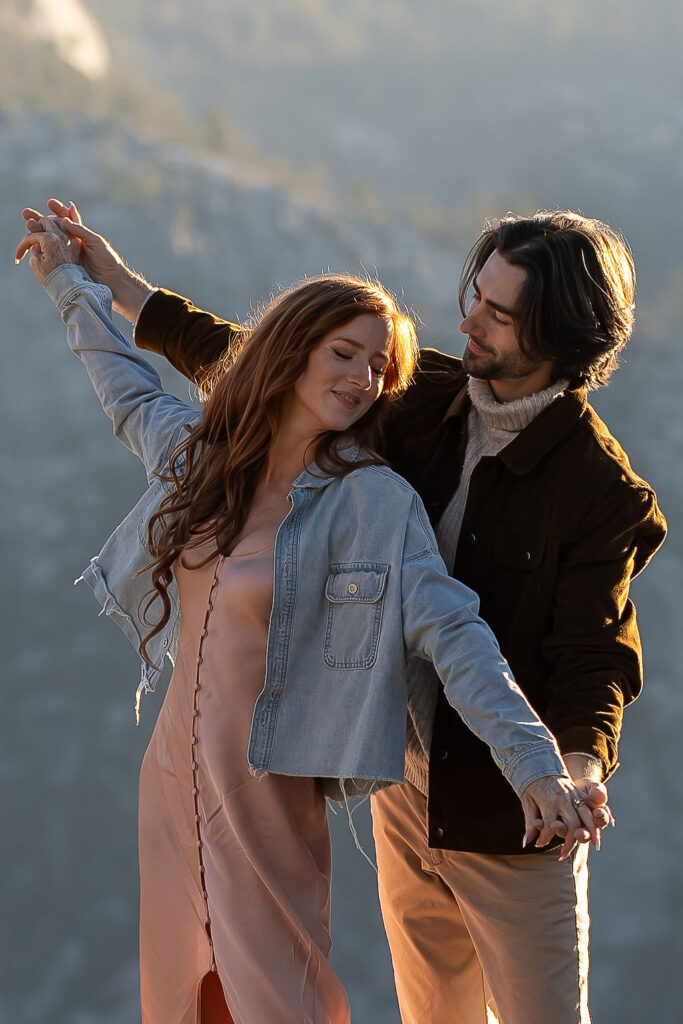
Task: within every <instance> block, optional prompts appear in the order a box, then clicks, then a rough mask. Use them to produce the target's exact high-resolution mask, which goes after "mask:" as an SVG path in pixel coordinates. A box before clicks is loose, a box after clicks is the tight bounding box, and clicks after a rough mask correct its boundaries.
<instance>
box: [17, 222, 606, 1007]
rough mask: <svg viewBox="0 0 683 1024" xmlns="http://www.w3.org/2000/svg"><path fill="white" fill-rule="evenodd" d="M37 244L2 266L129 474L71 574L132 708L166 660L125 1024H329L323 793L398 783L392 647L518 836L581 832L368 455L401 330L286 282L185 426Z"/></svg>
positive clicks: (399, 379) (400, 693) (394, 488)
mask: <svg viewBox="0 0 683 1024" xmlns="http://www.w3.org/2000/svg"><path fill="white" fill-rule="evenodd" d="M42 227H43V230H42V231H41V232H35V233H31V234H29V235H28V236H27V238H26V239H25V240H24V242H23V243H22V246H20V250H19V252H18V255H21V254H22V251H23V252H25V251H27V250H28V249H31V265H32V267H33V269H34V272H35V273H36V276H37V277H38V278H39V279H40V280H41V281H43V283H44V284H45V286H46V289H47V290H48V293H49V294H50V295H51V296H52V298H53V299H54V300H55V302H56V303H57V305H58V307H59V308H60V311H61V312H62V316H63V318H64V320H65V322H66V324H67V328H68V340H69V344H70V346H71V347H72V349H73V350H74V351H75V352H76V353H77V354H78V355H79V356H80V357H81V358H82V360H83V362H84V363H85V365H86V368H87V370H88V372H89V374H90V377H91V380H92V382H93V384H94V386H95V388H96V390H97V392H98V395H99V397H100V400H101V402H102V404H103V406H104V408H105V411H106V412H107V413H108V415H109V416H110V417H111V418H112V420H113V422H114V429H115V432H116V433H117V435H118V436H119V437H120V439H121V440H122V441H124V443H126V444H127V445H128V446H129V447H130V448H131V449H132V450H133V451H135V452H136V454H138V455H139V457H140V458H141V459H142V461H143V462H144V464H145V468H146V470H147V474H148V478H149V480H150V488H149V490H148V491H147V493H146V494H145V495H144V496H143V498H142V499H141V501H140V502H139V503H138V505H137V506H136V508H135V509H134V510H133V512H131V514H130V515H129V516H128V517H127V519H126V520H125V521H124V523H123V524H122V525H121V526H120V527H119V529H118V530H117V531H116V533H115V534H114V535H113V537H112V538H111V539H110V540H109V541H108V543H107V544H106V545H105V547H104V549H103V551H102V552H101V554H100V556H99V558H97V559H94V560H93V562H92V563H91V565H90V567H89V568H88V570H86V573H85V574H84V576H85V578H86V579H87V580H88V582H89V583H90V584H91V586H92V587H93V589H94V591H95V594H96V596H97V597H98V598H99V600H100V602H101V604H102V606H103V608H104V610H105V611H106V612H107V614H110V615H111V616H112V617H113V618H114V619H115V620H116V621H117V622H118V624H119V625H120V626H121V628H122V629H123V630H124V632H125V633H126V634H127V635H128V637H129V638H130V639H131V640H132V642H133V643H134V644H135V646H136V647H139V648H140V650H141V653H142V654H143V656H144V658H145V662H144V664H143V681H142V683H141V688H140V692H141V691H142V690H143V689H150V688H153V686H154V684H155V682H156V679H157V677H158V675H159V671H160V662H161V661H162V660H163V657H164V654H165V653H173V654H174V658H175V668H174V672H173V677H172V679H171V682H170V684H169V690H168V693H167V696H166V699H165V701H164V705H163V708H162V711H161V713H160V715H159V719H158V721H157V725H156V728H155V730H154V735H153V737H152V740H151V742H150V746H149V749H148V751H147V754H146V755H145V759H144V762H143V766H142V771H141V788H140V865H141V974H142V1005H143V1020H144V1021H145V1022H146V1024H156V1022H163V1024H169V1022H178V1024H189V1022H197V1021H201V1022H202V1024H206V1022H207V1021H211V1022H213V1021H230V1020H234V1021H235V1022H239V1024H250V1022H254V1024H257V1022H258V1024H261V1022H263V1021H278V1022H279V1024H286V1022H292V1024H294V1022H300V1021H312V1022H315V1024H318V1022H320V1024H322V1022H323V1021H325V1022H329V1021H332V1022H335V1024H341V1022H345V1021H348V1019H349V1011H348V1003H347V1001H346V996H345V994H344V991H343V989H342V987H341V984H340V982H339V979H338V978H337V977H336V975H335V974H334V972H333V970H332V968H331V966H330V963H329V952H330V938H329V879H330V851H329V835H328V831H327V820H326V812H325V801H324V797H323V795H322V794H323V789H325V790H326V791H327V792H336V794H337V795H338V796H341V797H343V798H345V797H346V795H347V794H348V793H350V792H354V791H359V790H364V791H370V790H372V789H373V788H376V787H377V786H378V785H382V784H387V783H389V782H392V781H399V780H401V779H402V778H403V757H404V748H405V721H406V685H405V672H404V666H405V660H404V659H405V656H406V654H408V655H411V656H414V655H419V656H422V657H424V658H427V659H429V660H432V661H433V662H434V665H435V667H436V668H437V670H438V672H439V674H440V676H441V678H442V681H443V683H444V686H445V689H446V693H447V696H448V698H449V700H450V701H451V703H453V704H454V706H456V707H457V708H458V710H459V711H460V713H461V714H462V716H463V718H464V719H465V720H466V722H467V723H468V725H470V727H471V728H473V729H474V731H475V732H476V733H477V735H479V736H480V737H481V738H483V739H485V740H486V741H487V742H488V743H489V744H490V745H491V747H492V752H493V754H494V757H495V759H496V761H497V763H498V764H499V766H500V767H501V770H502V771H503V772H504V774H505V776H506V778H508V780H509V781H510V783H511V784H512V785H513V787H514V788H515V789H516V791H517V792H518V794H519V795H520V796H521V795H522V794H523V804H524V807H525V816H526V819H527V825H528V827H529V829H531V830H533V822H534V820H535V819H536V818H537V817H540V818H542V819H543V820H544V821H546V822H554V823H556V830H557V831H558V833H559V834H563V835H564V834H567V833H569V838H568V839H567V841H566V843H565V852H568V850H569V849H570V848H571V846H572V845H573V839H572V835H573V833H574V830H577V829H578V832H577V835H579V836H581V837H583V831H582V829H581V824H582V823H583V825H584V826H585V827H586V829H587V831H588V833H590V834H591V835H593V836H594V835H595V830H594V828H593V824H592V818H591V815H590V813H589V812H588V810H587V808H585V807H584V806H583V804H582V797H581V795H580V793H579V792H577V791H575V790H574V788H573V786H572V783H571V781H570V780H569V778H568V777H567V776H566V774H565V772H564V767H563V764H562V761H561V759H560V758H559V755H558V753H557V749H556V747H555V744H554V741H553V740H552V737H551V736H550V734H549V733H548V732H547V730H546V729H545V727H544V726H543V725H542V723H541V722H540V720H539V719H538V718H537V717H536V716H535V715H534V714H533V712H532V710H531V709H530V707H529V706H528V704H527V703H526V701H525V700H524V698H523V697H522V695H521V694H520V692H519V690H518V689H517V688H516V686H515V684H514V683H513V681H512V680H511V677H510V675H509V672H508V670H507V666H506V664H505V662H504V660H503V659H502V657H501V655H500V651H499V650H498V647H497V645H496V642H495V640H494V638H493V636H492V634H491V633H490V631H489V630H488V627H487V626H486V625H485V623H483V622H482V620H481V619H480V618H479V617H478V615H477V601H476V597H475V595H474V594H472V592H471V591H468V590H467V588H465V587H463V586H462V585H461V584H459V583H458V582H457V581H455V580H453V579H451V578H450V577H449V576H448V574H447V573H446V570H445V567H444V565H443V562H442V561H441V559H440V557H439V555H438V552H437V548H436V542H435V540H434V536H433V533H432V531H431V528H430V526H429V524H428V521H427V517H426V514H425V512H424V509H423V507H422V504H421V502H420V499H419V498H418V497H417V495H416V494H415V492H414V491H413V490H412V489H411V488H410V487H409V486H408V484H407V483H406V482H405V481H403V480H402V479H401V478H400V477H398V476H396V474H394V473H393V472H391V471H390V470H389V469H388V468H387V467H386V466H384V465H382V464H381V461H380V460H379V459H378V458H377V457H376V456H374V454H373V438H374V436H375V432H376V430H377V429H378V427H379V425H380V423H381V414H382V410H383V407H384V406H385V405H386V403H387V402H388V401H389V400H390V399H391V398H392V397H393V396H394V395H396V394H398V393H400V392H401V391H402V390H403V389H404V388H405V387H406V385H407V383H408V381H409V379H410V374H411V371H412V367H413V364H414V359H415V351H416V349H415V335H414V330H413V327H412V323H411V322H410V320H409V319H408V318H407V317H405V316H404V315H403V314H402V313H401V312H400V310H399V309H398V308H397V306H396V304H395V303H394V301H393V300H392V299H391V297H390V296H388V295H387V293H386V292H384V290H383V289H381V288H380V287H379V286H376V285H372V284H368V283H367V282H365V281H362V280H358V279H354V278H346V277H330V276H328V277H325V278H320V279H317V280H313V281H309V282H306V283H305V284H303V285H300V286H298V287H295V288H293V289H290V290H289V291H288V292H285V293H284V294H283V295H282V296H280V297H279V298H278V299H277V300H275V301H274V302H273V303H271V305H270V306H269V307H268V308H267V309H266V311H265V312H264V314H263V315H262V317H261V319H260V320H259V322H258V323H257V324H256V325H255V326H254V328H253V330H252V331H251V333H250V334H249V336H248V338H247V340H246V342H245V343H244V345H243V346H242V348H241V349H240V351H239V352H236V353H233V354H232V356H231V359H230V362H231V366H230V367H228V366H223V367H221V368H219V370H218V371H217V374H216V381H215V382H214V383H213V384H212V386H211V393H210V396H209V399H208V401H207V403H206V407H205V410H204V412H203V414H201V415H200V414H199V413H197V412H196V411H195V410H194V409H193V408H192V407H190V406H188V405H186V404H185V403H183V402H180V401H179V400H178V399H176V398H174V397H172V396H170V395H168V394H166V393H165V392H163V390H162V389H161V386H160V381H159V379H158V377H157V375H156V373H155V372H154V370H153V369H152V368H151V367H150V366H149V365H148V364H147V363H145V362H144V360H142V359H141V358H140V357H139V356H138V355H137V354H136V353H135V352H133V351H132V350H131V349H130V347H129V346H128V345H127V343H126V342H125V340H124V339H123V338H122V336H121V335H120V334H119V332H118V331H117V329H116V328H115V327H114V325H113V323H112V322H111V318H110V305H109V303H110V294H109V291H108V289H106V288H103V287H102V286H99V285H95V284H93V283H92V282H91V281H90V280H89V279H88V277H87V275H86V274H85V273H84V271H83V270H82V269H81V268H79V267H77V266H74V265H73V264H72V263H70V260H71V259H72V258H73V257H72V250H71V249H70V248H69V245H68V243H67V242H66V240H65V238H64V237H63V236H62V235H61V233H60V231H59V228H58V226H57V225H55V224H54V223H53V222H51V221H44V222H43V225H42ZM306 467H308V468H306ZM150 582H151V584H152V592H151V597H150ZM180 611H182V619H181V618H180V615H179V612H180ZM178 626H179V631H178V628H177V627H178ZM264 679H265V683H264ZM522 723H523V724H522ZM321 780H324V783H323V782H321ZM572 805H573V806H572ZM577 812H578V814H577Z"/></svg>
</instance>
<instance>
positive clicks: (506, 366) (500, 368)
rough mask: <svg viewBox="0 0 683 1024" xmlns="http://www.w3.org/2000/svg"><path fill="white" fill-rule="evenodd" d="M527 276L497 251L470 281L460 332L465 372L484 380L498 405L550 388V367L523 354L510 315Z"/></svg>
mask: <svg viewBox="0 0 683 1024" xmlns="http://www.w3.org/2000/svg"><path fill="white" fill-rule="evenodd" d="M525 280H526V271H525V270H523V269H522V268H521V267H516V266H513V265H512V264H511V263H508V262H507V261H506V260H505V259H504V258H503V257H502V256H501V255H500V253H499V252H498V251H497V250H494V251H493V252H492V253H491V255H490V256H489V258H488V260H487V261H486V263H485V264H484V266H483V267H482V268H481V270H480V271H479V274H478V275H477V278H476V280H475V282H474V295H473V296H472V301H471V302H470V305H469V308H468V310H467V316H466V317H465V319H464V320H463V321H462V323H461V324H460V330H461V331H462V332H463V334H467V335H468V336H469V337H468V341H467V346H466V348H465V353H464V355H463V359H462V362H463V366H464V368H465V370H466V371H467V373H469V374H470V375H471V376H472V377H477V378H479V379H480V380H488V381H489V382H490V383H491V388H492V390H493V392H494V394H495V395H496V397H497V398H498V399H499V400H500V401H510V400H511V399H513V398H519V397H521V396H522V395H529V394H532V393H533V392H534V391H541V390H543V388H546V387H548V385H549V384H550V382H551V380H552V363H551V362H549V361H547V360H534V359H530V358H529V357H528V356H526V355H524V353H523V352H522V350H521V349H520V347H519V342H518V340H517V329H516V326H515V322H514V318H513V314H514V310H515V309H516V305H517V298H518V296H519V292H520V289H521V287H522V285H523V284H524V282H525Z"/></svg>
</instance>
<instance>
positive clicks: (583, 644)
mask: <svg viewBox="0 0 683 1024" xmlns="http://www.w3.org/2000/svg"><path fill="white" fill-rule="evenodd" d="M240 330H241V329H240V328H239V327H238V326H237V325H235V324H230V323H228V322H226V321H223V320H219V319H218V318H216V317H214V316H212V315H211V314H209V313H205V312H203V311H201V310H198V309H196V308H195V307H193V306H192V305H191V303H189V301H188V300H186V299H183V298H182V297H180V296H177V295H175V294H174V293H172V292H167V291H165V290H163V289H161V290H159V291H158V292H156V293H155V294H154V295H152V297H151V298H150V299H149V300H148V301H147V303H146V304H145V306H144V308H143V310H142V313H141V315H140V318H139V320H138V324H137V327H136V332H135V340H136V343H137V344H138V345H139V346H140V347H141V348H146V349H150V350H151V351H155V352H158V353H161V354H163V355H164V356H166V358H167V359H168V360H169V361H170V362H171V363H172V364H173V365H174V366H175V367H176V368H177V369H178V370H180V371H181V372H182V373H184V374H185V375H186V376H187V377H190V378H192V379H196V377H197V375H198V374H199V373H200V372H201V370H202V368H206V367H207V366H209V365H210V364H211V363H212V362H214V361H215V360H216V359H217V358H218V357H219V356H220V355H221V354H222V353H223V352H224V350H225V349H226V348H227V347H228V346H229V345H230V344H231V343H233V342H234V341H235V340H236V339H238V338H239V333H240ZM466 382H467V378H466V375H465V373H464V371H463V369H462V364H461V361H460V359H458V358H456V357H454V356H450V355H445V354H444V353H441V352H437V351H435V350H430V349H424V350H423V351H422V353H421V357H420V366H419V370H418V373H417V375H416V379H415V382H414V384H413V385H412V386H411V387H410V388H409V390H408V392H407V393H406V394H405V395H404V397H403V398H401V399H400V400H399V401H398V402H397V403H395V405H394V407H393V410H392V414H391V419H390V422H389V424H388V428H387V440H386V450H385V452H384V453H383V454H385V455H386V457H387V458H388V460H389V462H390V463H391V465H392V466H393V468H394V469H396V470H397V472H399V473H401V474H402V475H403V476H404V477H406V479H407V480H409V482H410V483H411V484H412V485H413V486H414V487H415V489H416V490H417V491H418V492H419V494H420V495H421V496H422V499H423V501H424V503H425V505H426V507H427V511H428V513H429V515H430V518H431V520H432V522H433V523H434V524H436V523H437V522H438V520H439V518H440V517H441V515H442V513H443V511H444V509H445V508H446V506H447V504H448V502H449V500H450V498H451V496H452V495H453V493H454V491H455V489H456V487H457V485H458V481H459V479H460V473H461V471H462V465H463V459H464V453H465V446H466V442H467V413H468V410H469V397H468V395H467V388H466ZM665 534H666V524H665V521H664V518H663V516H662V514H661V512H660V511H659V508H658V506H657V501H656V497H655V494H654V492H653V490H652V488H651V487H650V485H649V484H648V483H646V481H644V480H643V479H641V478H640V477H639V476H637V475H636V474H635V473H634V472H633V470H632V469H631V466H630V463H629V461H628V458H627V456H626V454H625V453H624V451H623V450H622V448H621V447H620V445H619V444H618V442H617V441H616V440H615V438H614V437H613V436H612V435H611V434H610V432H609V430H608V429H607V427H606V426H605V424H604V423H603V422H602V420H601V419H600V418H599V416H598V415H597V413H596V412H595V411H594V410H593V408H592V407H591V406H590V404H589V403H588V401H587V395H586V392H585V390H584V389H574V390H572V389H568V390H567V391H566V392H565V393H564V394H563V395H562V396H561V397H560V398H558V399H556V400H555V401H554V402H553V403H552V404H551V405H550V406H549V407H548V408H546V409H545V410H544V411H543V412H542V413H541V414H540V415H539V416H538V417H537V418H536V419H535V420H533V422H532V423H531V424H530V425H529V426H528V427H526V428H525V429H524V430H522V431H521V432H520V433H519V434H518V435H517V437H516V438H515V439H514V440H513V441H512V442H511V443H510V444H509V445H507V447H506V448H504V449H503V450H502V451H501V452H500V453H499V454H498V455H496V456H489V457H485V458H483V459H481V461H480V462H479V463H478V465H477V466H476V467H475V469H474V472H473V474H472V477H471V480H470V485H469V491H468V497H467V504H466V508H465V515H464V519H463V524H462V529H461V533H460V538H459V543H458V548H457V552H456V556H455V563H454V565H453V566H449V569H450V570H451V571H452V573H453V575H454V576H456V577H457V578H458V579H460V580H462V581H463V582H464V583H466V584H467V585H468V586H469V587H471V588H472V589H473V590H476V591H477V593H478V594H479V597H480V600H481V614H482V616H483V617H484V618H485V619H486V620H487V621H488V622H489V624H490V626H491V628H492V629H493V631H494V633H495V634H496V636H497V638H498V641H499V643H500V645H501V648H502V651H503V653H504V654H505V656H506V658H507V659H508V661H509V662H510V665H511V667H512V670H513V672H514V674H515V677H516V679H517V681H518V683H519V685H520V686H521V688H522V689H523V690H524V692H525V694H526V696H527V697H528V699H529V700H530V702H531V703H532V704H533V706H534V707H535V708H536V710H537V712H538V713H539V715H540V716H541V718H543V720H544V721H545V722H546V724H547V725H548V727H549V728H550V729H551V730H552V731H553V732H554V734H555V736H556V737H557V739H558V742H559V745H560V749H561V750H562V751H563V752H564V753H572V752H582V753H592V754H594V755H595V756H596V757H598V758H599V759H600V760H601V761H602V763H603V765H604V770H605V775H606V776H609V775H610V774H611V773H612V772H613V771H614V769H615V768H616V765H617V744H618V739H619V734H620V731H621V721H622V715H623V709H624V707H625V705H627V704H629V703H630V702H631V701H633V700H635V698H636V697H637V696H638V694H639V693H640V690H641V688H642V659H641V647H640V638H639V635H638V629H637V625H636V616H635V609H634V607H633V605H632V603H631V601H630V600H629V587H630V583H631V580H632V579H633V578H634V577H635V576H636V575H637V574H638V573H639V572H640V571H641V570H642V569H643V568H644V567H645V565H646V564H647V563H648V561H649V560H650V558H651V557H652V555H653V554H654V552H655V551H656V550H657V548H658V547H659V546H660V544H661V543H662V541H663V540H664V537H665ZM522 832H523V816H522V811H521V807H520V804H519V801H518V799H517V797H516V795H515V793H514V791H513V790H512V788H511V787H510V786H509V785H508V783H507V782H506V781H505V779H504V778H503V777H502V775H501V774H500V773H499V772H498V770H497V769H496V767H495V765H494V763H493V760H492V759H491V756H490V753H489V750H488V748H487V747H486V746H485V744H483V743H481V741H480V740H478V739H477V738H476V737H475V736H474V734H473V733H471V732H470V731H469V730H468V729H467V728H466V726H465V725H464V724H463V723H462V721H461V719H460V718H459V717H458V715H457V713H456V712H455V711H454V710H453V709H452V708H451V707H450V706H449V705H448V703H447V702H446V700H445V698H443V697H442V698H441V699H440V701H439V704H438V706H437V713H436V721H435V726H434V739H433V744H432V750H431V756H430V770H429V840H430V845H432V846H434V847H439V848H443V849H457V850H472V851H476V852H481V853H519V852H520V847H519V842H520V840H519V837H520V835H521V834H522Z"/></svg>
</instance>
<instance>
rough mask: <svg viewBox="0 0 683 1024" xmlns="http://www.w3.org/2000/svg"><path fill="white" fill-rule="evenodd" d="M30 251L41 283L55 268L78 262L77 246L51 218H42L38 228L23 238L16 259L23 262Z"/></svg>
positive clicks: (34, 269) (31, 264)
mask: <svg viewBox="0 0 683 1024" xmlns="http://www.w3.org/2000/svg"><path fill="white" fill-rule="evenodd" d="M27 252H30V254H31V255H30V256H29V265H30V267H31V270H32V271H33V273H34V274H35V275H36V277H37V278H38V280H39V281H40V283H41V284H42V283H43V281H44V280H45V279H46V277H48V276H49V275H50V274H51V273H52V271H53V270H56V269H57V267H60V266H62V265H63V264H64V263H76V262H78V256H77V253H76V247H75V246H74V245H73V243H72V242H71V241H70V240H69V239H68V238H67V237H66V236H65V235H64V233H63V232H62V231H60V229H59V228H58V227H57V225H56V224H54V223H53V222H52V221H51V220H49V219H48V218H46V217H43V218H41V220H40V225H39V226H37V230H35V231H30V232H29V233H28V234H27V235H25V236H24V238H22V240H21V242H20V243H19V246H18V248H17V251H16V255H15V257H14V258H15V261H16V262H17V263H21V261H22V260H23V258H24V256H25V255H26V253H27Z"/></svg>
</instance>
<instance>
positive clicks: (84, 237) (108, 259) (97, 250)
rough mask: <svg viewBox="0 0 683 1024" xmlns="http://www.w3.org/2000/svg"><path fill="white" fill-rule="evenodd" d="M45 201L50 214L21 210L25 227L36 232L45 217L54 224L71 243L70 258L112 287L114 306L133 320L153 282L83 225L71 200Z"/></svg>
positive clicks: (100, 236)
mask: <svg viewBox="0 0 683 1024" xmlns="http://www.w3.org/2000/svg"><path fill="white" fill-rule="evenodd" d="M47 205H48V208H49V209H50V211H51V215H50V216H49V217H44V216H43V215H42V214H41V213H40V211H39V210H35V209H33V207H30V206H27V207H26V208H25V209H24V210H22V211H21V215H22V217H23V218H24V220H25V221H26V227H27V229H28V231H29V232H30V233H31V234H35V233H37V232H39V231H41V230H44V228H43V227H42V225H43V224H45V222H46V221H49V222H50V223H51V224H53V225H56V227H57V228H58V229H59V230H60V231H61V232H62V233H63V234H64V235H65V236H66V237H67V238H68V239H69V240H70V241H71V242H72V244H73V246H74V256H73V258H72V260H71V262H72V263H80V264H81V265H82V266H83V267H84V268H85V270H87V272H88V273H89V274H90V276H91V277H92V279H93V281H97V282H98V283H99V284H106V285H107V286H108V287H109V288H110V289H111V293H112V297H113V300H114V309H115V310H116V311H117V313H120V314H121V315H122V316H125V317H126V319H127V320H130V321H131V323H135V321H136V320H137V318H138V316H139V313H140V310H141V308H142V305H143V303H144V301H145V299H146V298H147V297H148V296H149V295H150V294H151V292H153V291H154V288H153V287H152V285H151V284H149V282H148V281H145V279H144V278H143V277H141V276H140V275H139V274H136V273H135V271H134V270H131V269H130V267H128V266H126V264H125V262H124V261H123V260H122V259H121V257H120V256H119V254H118V253H117V251H116V250H115V249H114V247H113V246H112V245H110V243H109V242H108V241H107V239H106V238H105V237H104V236H103V235H98V234H97V232H95V231H91V230H90V228H88V227H86V226H85V224H84V223H83V219H82V217H81V215H80V213H79V211H78V209H77V207H76V205H75V204H74V203H69V205H68V206H67V205H66V204H65V203H62V202H61V200H59V199H48V202H47Z"/></svg>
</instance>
